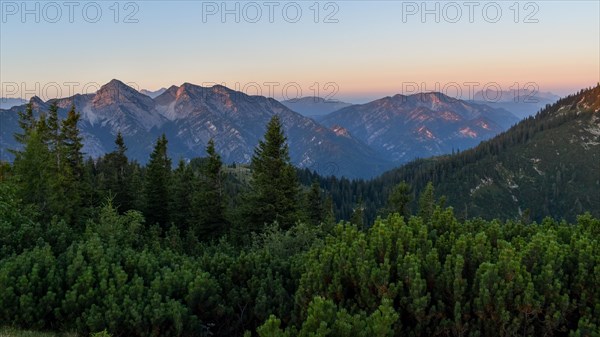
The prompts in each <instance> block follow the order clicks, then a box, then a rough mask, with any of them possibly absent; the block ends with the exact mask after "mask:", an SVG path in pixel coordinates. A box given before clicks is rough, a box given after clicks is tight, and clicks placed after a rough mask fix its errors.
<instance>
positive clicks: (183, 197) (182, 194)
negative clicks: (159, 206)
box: [170, 159, 197, 233]
mask: <svg viewBox="0 0 600 337" xmlns="http://www.w3.org/2000/svg"><path fill="white" fill-rule="evenodd" d="M194 180H195V179H194V172H193V171H192V168H191V167H190V165H187V164H186V162H185V161H184V160H183V159H180V160H179V164H178V165H177V168H176V169H175V171H173V187H172V193H171V195H172V199H171V209H170V214H171V219H170V220H171V222H172V223H173V224H174V225H175V226H176V227H177V229H178V230H179V231H180V232H182V233H183V232H185V231H187V230H188V229H189V224H190V223H191V221H192V199H193V197H192V195H193V193H194V186H195V185H197V184H195V181H194Z"/></svg>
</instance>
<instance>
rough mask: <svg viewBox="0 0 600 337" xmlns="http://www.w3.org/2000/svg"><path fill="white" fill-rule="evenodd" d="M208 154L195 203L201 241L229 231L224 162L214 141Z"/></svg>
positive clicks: (209, 144) (197, 227)
mask: <svg viewBox="0 0 600 337" xmlns="http://www.w3.org/2000/svg"><path fill="white" fill-rule="evenodd" d="M206 153H207V154H208V158H207V159H206V161H205V162H203V164H202V166H201V168H200V173H201V176H200V183H199V186H198V189H197V190H196V193H195V194H194V201H193V202H194V220H195V227H196V228H195V232H196V235H198V238H199V239H201V240H211V239H216V238H218V237H219V236H221V235H223V234H225V233H226V232H227V230H228V229H229V224H228V221H227V218H226V216H225V203H226V199H225V193H224V179H225V175H224V173H223V162H222V161H221V156H219V154H218V153H217V151H216V149H215V142H214V140H213V139H210V140H209V141H208V144H207V145H206Z"/></svg>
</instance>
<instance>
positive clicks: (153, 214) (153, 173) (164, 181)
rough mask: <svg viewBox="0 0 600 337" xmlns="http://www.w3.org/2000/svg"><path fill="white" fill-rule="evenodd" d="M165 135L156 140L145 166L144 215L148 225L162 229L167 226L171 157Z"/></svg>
mask: <svg viewBox="0 0 600 337" xmlns="http://www.w3.org/2000/svg"><path fill="white" fill-rule="evenodd" d="M167 143H168V141H167V137H166V136H165V135H164V134H163V135H162V136H161V137H159V138H158V140H157V141H156V145H155V146H154V150H153V151H152V154H151V155H150V162H149V163H148V166H147V172H146V182H145V198H146V207H145V212H144V215H145V216H146V221H147V222H148V224H149V225H154V224H158V225H160V226H161V227H162V229H163V231H164V232H166V230H167V229H168V227H169V220H170V217H169V200H170V195H169V194H170V193H169V190H170V184H171V159H170V158H169V156H168V154H167Z"/></svg>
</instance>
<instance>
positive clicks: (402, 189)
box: [386, 181, 412, 219]
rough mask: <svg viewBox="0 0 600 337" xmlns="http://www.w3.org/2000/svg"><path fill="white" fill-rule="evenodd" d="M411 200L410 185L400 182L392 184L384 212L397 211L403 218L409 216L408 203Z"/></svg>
mask: <svg viewBox="0 0 600 337" xmlns="http://www.w3.org/2000/svg"><path fill="white" fill-rule="evenodd" d="M411 201H412V196H411V190H410V186H409V185H408V184H407V183H406V182H404V181H403V182H401V183H399V184H398V185H396V186H394V188H393V189H392V192H391V193H390V196H389V198H388V204H387V208H386V213H388V214H389V213H398V214H400V215H402V216H404V218H405V219H408V217H410V203H411Z"/></svg>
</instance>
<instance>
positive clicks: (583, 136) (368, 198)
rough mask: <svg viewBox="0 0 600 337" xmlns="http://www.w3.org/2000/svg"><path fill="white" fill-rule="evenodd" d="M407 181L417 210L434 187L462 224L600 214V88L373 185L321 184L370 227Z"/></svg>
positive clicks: (339, 208) (343, 213) (305, 176)
mask: <svg viewBox="0 0 600 337" xmlns="http://www.w3.org/2000/svg"><path fill="white" fill-rule="evenodd" d="M301 176H302V180H303V181H304V182H308V181H310V180H312V179H315V178H317V177H316V176H315V175H312V174H310V173H309V172H307V171H304V172H303V173H302V175H301ZM403 181H404V182H406V183H407V184H408V185H409V186H410V187H411V191H410V196H411V199H412V202H411V203H410V207H411V209H412V210H415V208H416V206H417V204H416V200H417V198H416V196H418V194H419V192H420V191H422V190H423V189H424V188H425V186H426V185H427V183H428V182H433V184H434V185H435V187H436V190H437V192H438V194H439V195H445V196H446V197H447V203H448V205H450V206H452V207H454V210H455V213H456V214H457V216H459V217H460V218H461V219H466V218H472V217H483V218H485V219H494V218H501V219H517V218H521V217H523V218H527V219H535V220H538V221H540V220H542V219H543V218H544V217H546V216H551V217H554V218H556V219H563V218H564V219H568V220H570V221H573V220H574V219H575V217H576V216H577V215H578V214H581V213H582V212H585V211H589V212H591V213H592V214H593V215H594V216H596V217H598V216H600V193H599V192H598V191H599V190H600V86H596V87H594V88H590V89H587V90H582V91H580V92H579V93H577V94H574V95H570V96H567V97H565V98H563V99H561V100H559V101H558V102H556V103H555V104H554V105H552V106H547V107H546V108H545V109H543V110H541V111H540V112H539V113H538V114H537V115H536V116H534V117H529V118H527V119H525V120H523V121H522V122H520V123H519V124H517V125H515V126H514V127H512V128H511V129H509V130H508V131H506V132H504V133H502V134H500V135H498V136H496V137H494V138H492V139H491V140H488V141H485V142H482V143H481V144H480V145H479V146H477V147H475V148H473V149H469V150H466V151H462V152H459V153H455V154H453V155H449V156H440V157H433V158H427V159H419V160H416V161H413V162H411V163H409V164H407V165H404V166H401V167H399V168H397V169H394V170H392V171H389V172H387V173H384V174H383V175H381V176H379V177H377V178H375V179H373V180H370V181H363V180H348V179H338V178H334V177H330V178H321V179H320V183H321V186H322V187H323V188H325V189H326V190H328V191H330V192H331V193H332V197H333V200H334V203H335V205H336V214H337V215H338V216H339V217H341V218H346V219H348V218H349V217H350V216H351V214H352V210H353V209H354V208H355V206H356V205H357V204H359V202H360V203H361V204H362V205H363V206H364V207H365V214H366V217H367V220H368V221H369V222H372V221H373V220H374V219H375V217H376V216H377V215H378V214H381V212H379V213H378V212H377V211H378V210H379V209H381V208H383V207H385V206H386V203H387V200H388V196H389V194H390V193H391V191H392V190H393V188H394V187H395V186H396V185H397V184H399V183H401V182H403ZM359 199H360V200H359Z"/></svg>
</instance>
